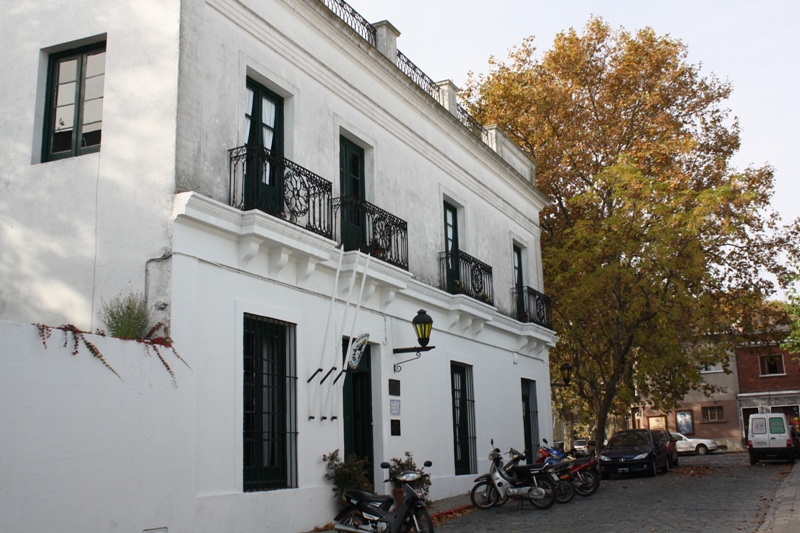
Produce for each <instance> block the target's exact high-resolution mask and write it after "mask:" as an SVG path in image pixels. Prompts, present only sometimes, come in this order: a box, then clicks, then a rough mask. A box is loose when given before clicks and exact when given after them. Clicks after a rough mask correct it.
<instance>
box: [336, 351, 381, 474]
mask: <svg viewBox="0 0 800 533" xmlns="http://www.w3.org/2000/svg"><path fill="white" fill-rule="evenodd" d="M346 352H347V339H345V340H343V341H342V353H344V354H345V355H346ZM342 403H343V405H342V416H343V418H344V457H348V456H349V455H350V454H353V453H354V454H356V455H358V456H359V457H366V458H367V461H368V463H367V471H366V472H365V475H366V476H367V479H368V480H369V481H370V483H374V480H375V476H374V471H375V469H374V465H375V461H374V458H373V453H372V373H371V358H370V347H369V345H367V347H366V349H365V350H364V355H363V356H362V357H361V361H360V362H359V363H358V368H356V369H355V370H348V371H347V374H346V376H345V378H344V390H343V400H342Z"/></svg>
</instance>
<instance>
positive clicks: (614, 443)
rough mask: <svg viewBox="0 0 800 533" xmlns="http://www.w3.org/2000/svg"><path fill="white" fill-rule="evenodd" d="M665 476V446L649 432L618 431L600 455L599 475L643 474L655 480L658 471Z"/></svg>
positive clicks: (652, 432) (667, 467) (667, 458)
mask: <svg viewBox="0 0 800 533" xmlns="http://www.w3.org/2000/svg"><path fill="white" fill-rule="evenodd" d="M659 468H660V469H661V470H662V471H663V472H664V473H667V472H669V469H670V461H669V450H668V448H667V443H666V442H665V441H664V440H663V439H662V438H661V437H659V436H658V435H656V434H655V432H654V431H651V430H649V429H626V430H624V431H618V432H617V433H615V434H614V436H613V437H611V439H609V441H608V444H607V445H606V447H605V448H603V450H602V451H601V452H600V474H601V476H602V477H604V478H608V477H609V476H610V475H611V474H633V473H644V474H647V475H648V476H651V477H653V476H655V475H656V473H657V470H658V469H659Z"/></svg>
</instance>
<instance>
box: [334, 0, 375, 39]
mask: <svg viewBox="0 0 800 533" xmlns="http://www.w3.org/2000/svg"><path fill="white" fill-rule="evenodd" d="M322 3H323V4H325V7H327V8H328V9H330V10H331V11H332V12H333V13H334V14H336V16H338V17H339V18H340V19H342V20H343V21H344V22H345V23H346V24H347V25H348V26H350V27H351V28H353V29H354V30H355V32H356V33H358V34H359V35H360V36H361V37H363V38H364V39H365V40H366V41H367V42H368V43H369V44H371V45H372V46H375V42H376V40H375V27H374V26H373V25H372V24H370V23H369V22H367V19H365V18H364V17H362V16H361V14H360V13H359V12H358V11H356V10H355V9H353V7H352V6H351V5H350V4H348V3H347V2H345V1H344V0H322Z"/></svg>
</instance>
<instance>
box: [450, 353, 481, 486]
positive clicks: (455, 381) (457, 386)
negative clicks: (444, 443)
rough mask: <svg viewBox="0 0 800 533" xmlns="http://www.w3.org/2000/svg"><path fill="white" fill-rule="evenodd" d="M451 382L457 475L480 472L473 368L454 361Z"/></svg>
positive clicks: (451, 364)
mask: <svg viewBox="0 0 800 533" xmlns="http://www.w3.org/2000/svg"><path fill="white" fill-rule="evenodd" d="M450 380H451V386H452V389H451V390H452V394H453V449H454V452H455V470H456V475H457V476H458V475H466V474H475V473H476V472H477V471H478V468H477V458H476V456H475V439H476V437H475V397H474V395H473V389H472V366H470V365H465V364H463V363H457V362H455V361H452V362H451V363H450Z"/></svg>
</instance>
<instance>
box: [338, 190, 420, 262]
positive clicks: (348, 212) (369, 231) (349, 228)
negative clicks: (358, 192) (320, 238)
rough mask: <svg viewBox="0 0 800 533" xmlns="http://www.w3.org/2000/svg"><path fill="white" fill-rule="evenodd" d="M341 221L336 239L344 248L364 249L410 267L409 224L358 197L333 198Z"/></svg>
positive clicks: (378, 257)
mask: <svg viewBox="0 0 800 533" xmlns="http://www.w3.org/2000/svg"><path fill="white" fill-rule="evenodd" d="M333 212H334V216H335V217H336V218H337V219H338V221H339V226H338V231H339V233H338V234H337V236H336V240H337V241H338V242H340V243H342V244H344V249H345V250H361V251H362V252H364V253H368V254H371V255H372V256H373V257H375V258H377V259H380V260H382V261H385V262H387V263H389V264H391V265H395V266H397V267H399V268H402V269H404V270H408V223H407V222H406V221H405V220H402V219H400V218H398V217H396V216H394V215H393V214H391V213H388V212H386V211H384V210H383V209H381V208H379V207H377V206H375V205H373V204H371V203H369V202H367V201H366V200H363V199H362V198H359V197H357V196H343V197H340V198H334V200H333Z"/></svg>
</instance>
